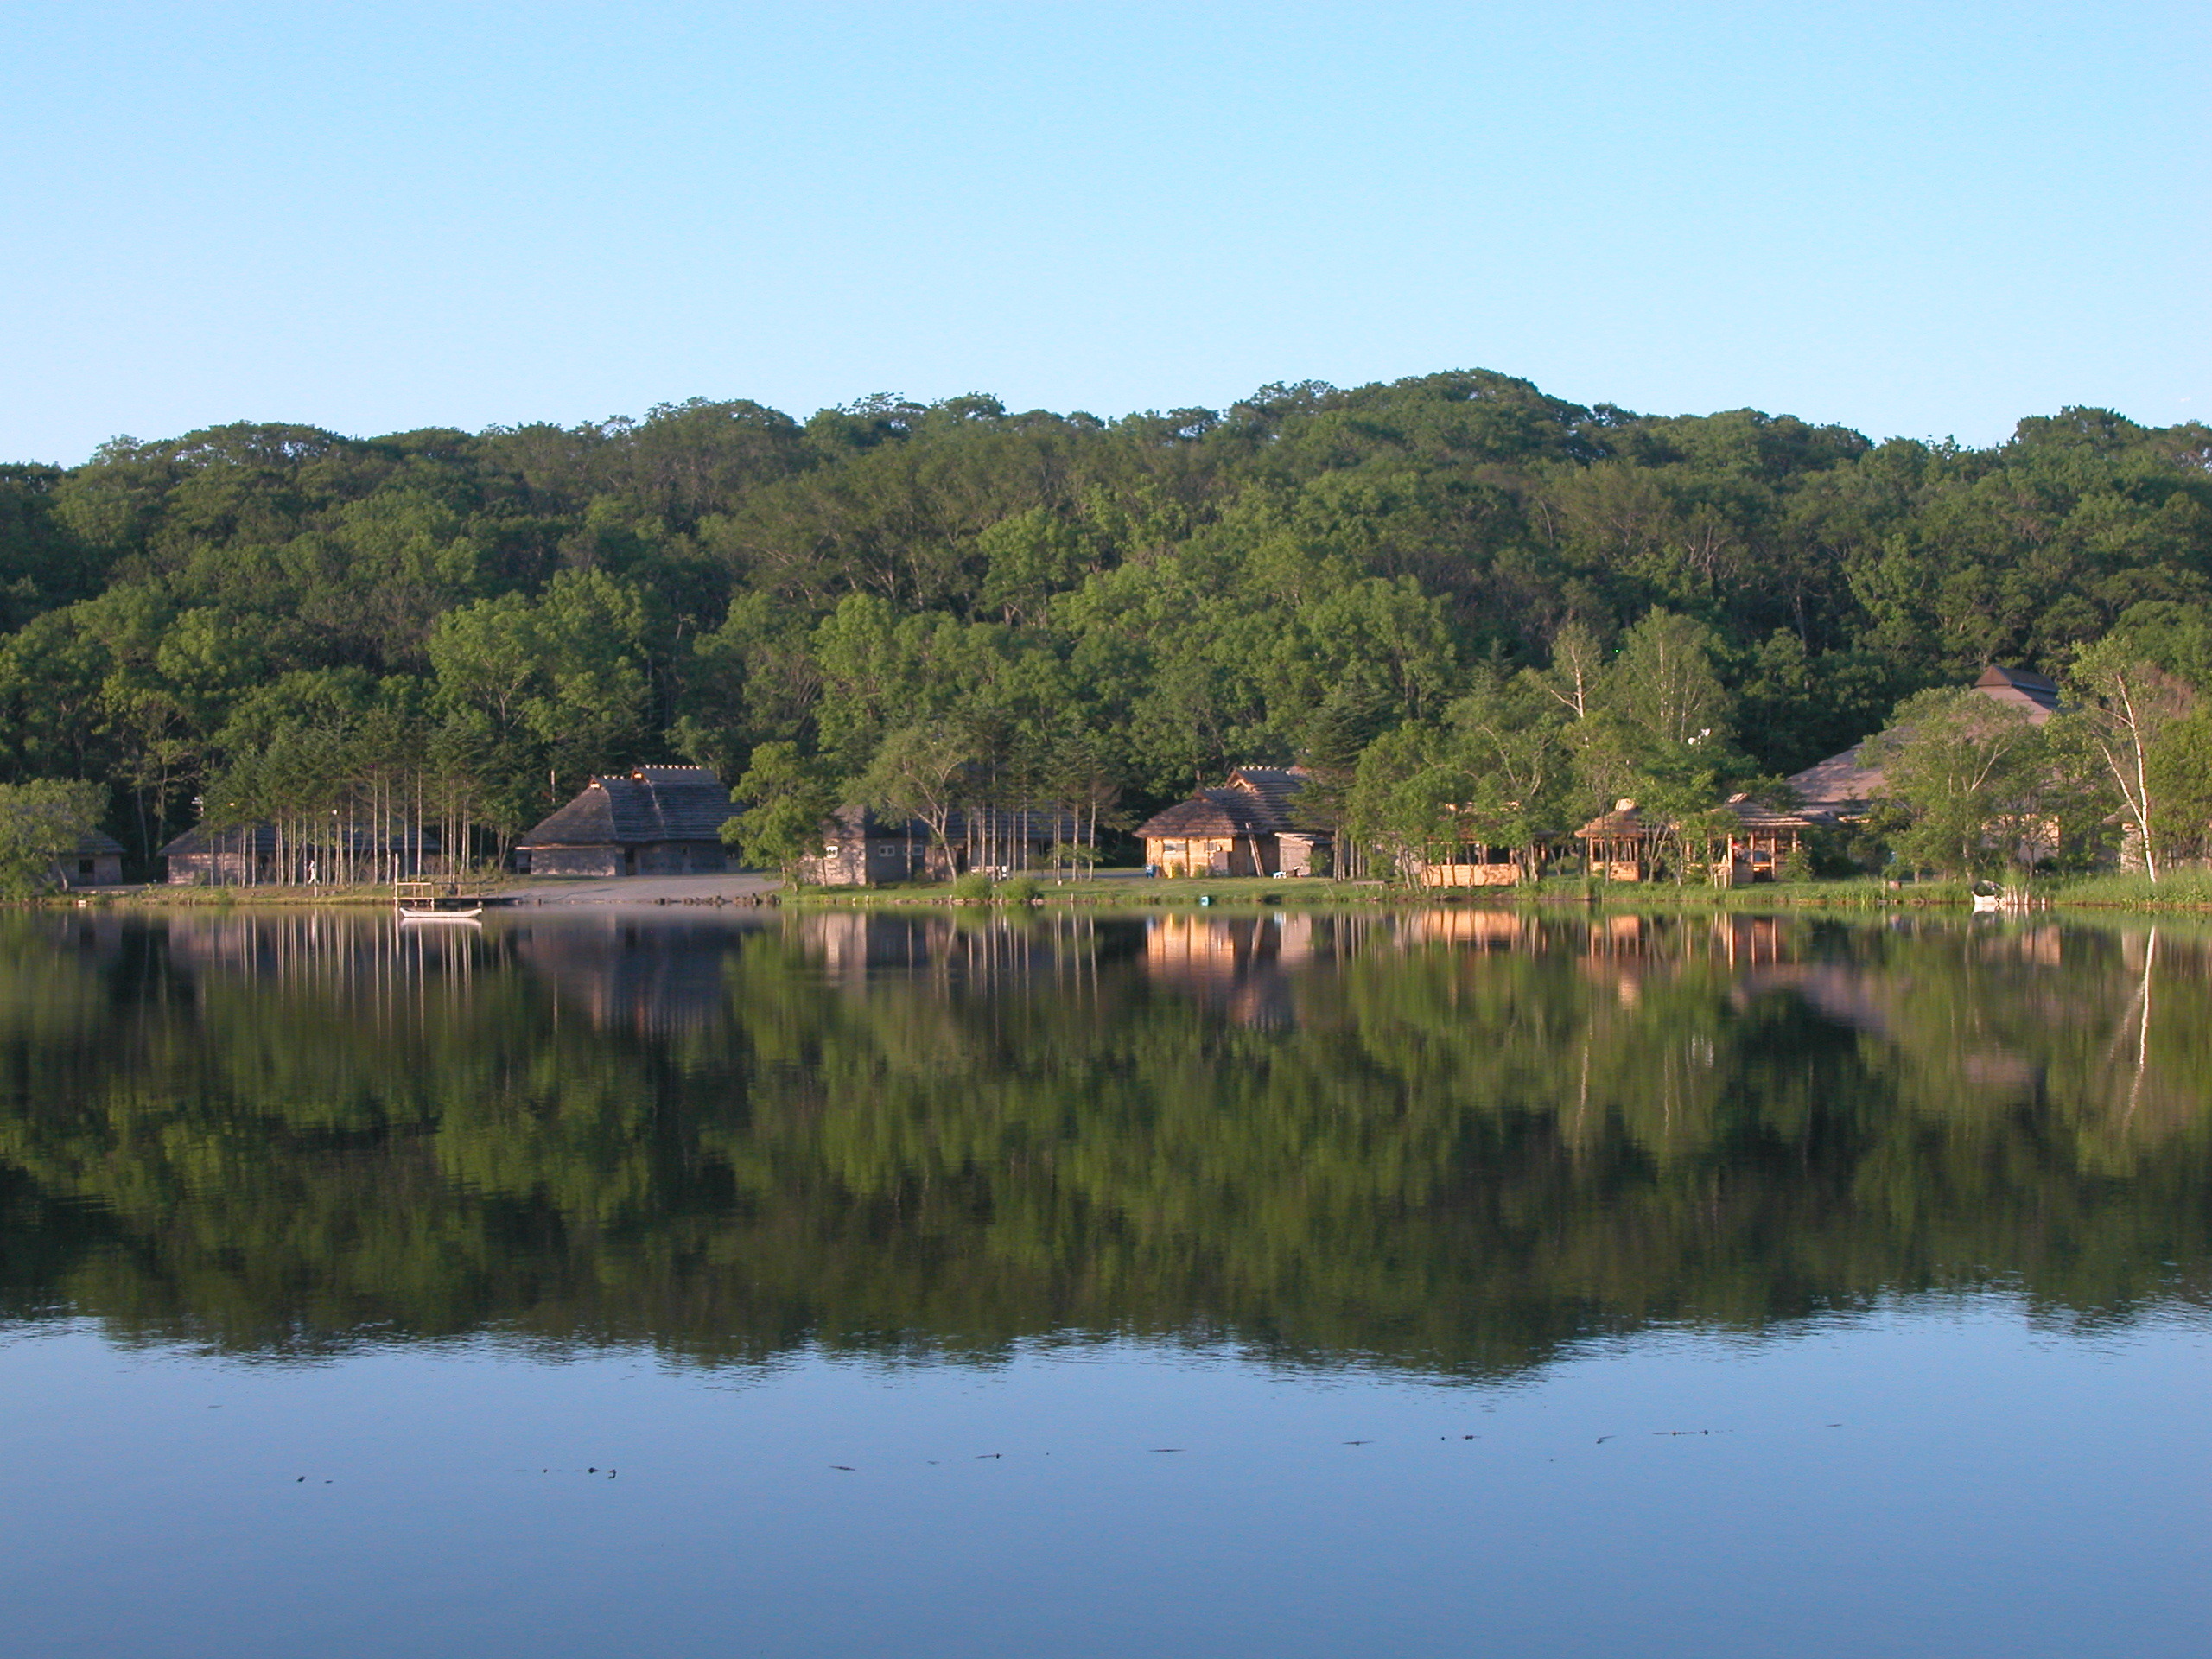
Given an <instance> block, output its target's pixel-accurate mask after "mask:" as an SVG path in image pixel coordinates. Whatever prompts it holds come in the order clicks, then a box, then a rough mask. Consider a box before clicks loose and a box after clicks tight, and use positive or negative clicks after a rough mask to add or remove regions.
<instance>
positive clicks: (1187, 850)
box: [1137, 766, 1331, 876]
mask: <svg viewBox="0 0 2212 1659" xmlns="http://www.w3.org/2000/svg"><path fill="white" fill-rule="evenodd" d="M1308 775H1309V774H1308V773H1307V772H1306V769H1305V768H1304V767H1303V766H1288V767H1281V766H1239V767H1237V768H1236V770H1235V771H1234V772H1230V774H1229V781H1228V782H1227V783H1225V784H1224V785H1221V786H1220V787H1219V788H1217V789H1202V790H1200V791H1198V793H1197V794H1196V795H1193V796H1192V797H1191V798H1190V799H1189V800H1187V801H1179V802H1177V803H1176V804H1174V805H1173V806H1171V807H1169V808H1168V809H1167V810H1166V811H1164V812H1161V813H1159V814H1158V815H1156V816H1155V817H1153V818H1151V819H1150V820H1149V821H1147V823H1143V824H1141V825H1140V826H1139V827H1138V829H1137V834H1138V836H1141V838H1142V839H1143V842H1144V861H1145V862H1146V864H1147V865H1148V866H1150V867H1151V868H1153V869H1154V871H1156V872H1158V873H1159V874H1161V875H1166V876H1192V875H1314V874H1320V873H1322V872H1323V871H1324V870H1325V869H1326V868H1327V864H1328V858H1329V854H1330V850H1331V849H1330V841H1329V837H1328V836H1326V835H1325V834H1322V833H1319V832H1316V831H1313V830H1311V829H1302V828H1300V827H1299V826H1298V825H1296V824H1294V823H1293V822H1292V809H1293V806H1294V803H1295V802H1296V800H1297V798H1298V793H1299V791H1300V790H1302V789H1303V788H1304V787H1305V786H1306V779H1307V777H1308Z"/></svg>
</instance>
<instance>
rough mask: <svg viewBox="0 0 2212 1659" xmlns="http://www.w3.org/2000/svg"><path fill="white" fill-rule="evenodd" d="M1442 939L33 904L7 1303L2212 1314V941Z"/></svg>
mask: <svg viewBox="0 0 2212 1659" xmlns="http://www.w3.org/2000/svg"><path fill="white" fill-rule="evenodd" d="M1435 919H1436V918H1433V917H1422V916H1418V915H1408V916H1403V917H1395V916H1390V915H1387V914H1386V915H1382V916H1376V915H1374V914H1371V913H1370V914H1367V915H1361V916H1329V915H1326V914H1323V915H1319V916H1316V917H1313V918H1302V919H1301V918H1292V919H1291V921H1289V922H1283V921H1273V920H1268V919H1262V918H1249V919H1243V920H1238V919H1236V918H1229V919H1223V920H1198V919H1197V918H1173V917H1169V918H1156V919H1155V920H1154V922H1153V923H1152V924H1151V925H1149V926H1147V924H1146V923H1144V922H1142V921H1138V920H1131V919H1127V918H1122V919H1117V920H1104V921H1096V922H1094V921H1093V920H1091V919H1090V918H1087V917H1080V916H1077V917H1067V916H1062V917H1059V918H1057V919H1054V920H1052V921H1049V922H1040V923H1036V924H1010V923H1007V922H1005V921H1000V920H989V919H985V918H971V917H969V916H968V915H966V914H964V913H963V914H962V915H960V916H959V917H957V918H955V917H952V916H950V915H942V914H941V915H939V916H938V918H934V919H931V920H926V921H925V920H921V919H916V918H911V917H906V916H901V917H888V916H882V915H868V914H855V913H851V912H846V913H833V914H828V915H823V914H816V915H813V916H800V917H786V918H778V919H776V920H774V921H772V922H768V923H766V924H765V925H760V924H754V925H742V924H737V925H733V924H721V923H714V922H703V921H702V922H698V923H687V922H669V923H664V924H660V925H655V926H652V927H651V928H647V929H645V930H642V931H641V930H639V928H638V927H637V926H636V925H635V924H634V923H625V922H624V921H622V920H620V919H619V918H616V919H609V920H599V919H585V918H566V919H564V920H562V921H557V922H554V923H550V924H549V923H545V922H537V923H534V924H528V925H524V924H517V925H512V926H506V927H501V928H498V929H493V930H490V931H487V932H486V934H483V935H474V934H472V935H470V936H469V937H468V938H465V939H463V938H453V937H450V936H448V937H446V938H439V939H433V940H428V941H426V940H424V939H423V938H420V937H419V936H416V937H412V938H410V937H409V936H407V935H404V934H397V933H395V931H394V930H393V929H392V928H391V926H390V925H388V924H382V923H380V922H379V921H378V920H377V919H376V918H353V917H347V916H342V915H340V916H332V915H322V916H302V915H290V916H286V915H277V916H275V917H271V916H267V915H264V916H261V917H258V918H256V917H254V916H251V914H241V915H238V916H237V917H234V918H229V919H225V920H199V919H194V918H176V919H175V920H173V921H172V920H168V919H165V918H156V919H152V920H144V921H139V920H124V919H118V918H101V919H98V920H93V921H79V920H78V919H77V918H76V916H75V915H74V913H72V914H70V915H68V916H67V917H65V916H62V915H58V914H54V913H52V912H47V913H43V914H41V913H39V912H28V913H27V912H17V913H16V914H15V915H14V916H12V917H0V944H4V945H5V947H6V948H5V949H4V950H0V1317H19V1318H20V1317H26V1316H34V1315H35V1314H37V1313H39V1312H41V1310H48V1309H54V1308H68V1309H72V1310H73V1311H75V1312H76V1313H80V1314H84V1315H87V1316H92V1317H96V1318H99V1319H102V1320H103V1321H105V1322H106V1323H107V1325H109V1327H110V1328H111V1330H114V1331H117V1332H120V1333H126V1334H138V1335H143V1336H147V1337H150V1338H188V1339H194V1340H200V1341H206V1342H209V1343H213V1344H219V1345H221V1346H225V1347H232V1348H236V1349H238V1350H241V1351H298V1350H303V1349H304V1350H312V1349H314V1348H315V1347H318V1346H321V1345H324V1344H342V1343H345V1342H349V1341H356V1340H366V1341H372V1342H374V1341H385V1340H390V1339H391V1338H394V1337H404V1336H410V1335H411V1336H422V1335H443V1334H453V1333H462V1332H477V1331H484V1330H487V1329H488V1330H504V1331H507V1332H517V1333H521V1334H524V1335H528V1336H531V1337H537V1338H553V1339H557V1340H563V1341H584V1342H599V1341H623V1342H627V1341H643V1342H647V1343H651V1344H655V1345H657V1346H658V1347H660V1348H662V1349H663V1350H664V1351H669V1352H671V1353H677V1354H690V1355H696V1356H702V1357H736V1358H755V1359H757V1358H763V1357H769V1356H772V1355H774V1354H777V1353H779V1352H785V1351H790V1350H791V1349H792V1348H794V1347H798V1346H800V1345H804V1344H823V1345H824V1346H827V1347H829V1348H832V1349H842V1350H849V1351H851V1350H865V1351H881V1352H897V1351H900V1350H902V1349H906V1348H911V1347H914V1346H916V1345H920V1346H922V1347H944V1348H950V1349H955V1350H969V1351H978V1352H995V1351H1002V1350H1003V1348H1004V1347H1005V1345H1006V1344H1011V1343H1013V1342H1015V1341H1018V1340H1020V1339H1022V1338H1046V1337H1051V1336H1052V1335H1054V1334H1055V1333H1065V1332H1077V1333H1100V1334H1105V1333H1121V1334H1135V1335H1139V1336H1144V1337H1148V1338H1170V1339H1179V1338H1195V1339H1198V1340H1202V1341H1212V1340H1224V1339H1225V1340H1230V1341H1234V1342H1238V1343H1243V1344H1252V1345H1254V1346H1255V1347H1256V1348H1258V1349H1260V1350H1262V1351H1271V1352H1275V1353H1280V1354H1284V1355H1294V1356H1303V1357H1309V1358H1313V1359H1316V1360H1319V1361H1323V1362H1326V1363H1385V1364H1391V1365H1406V1366H1412V1367H1415V1368H1422V1369H1427V1368H1435V1369H1439V1370H1448V1371H1462V1372H1471V1373H1482V1372H1493V1371H1500V1370H1506V1371H1510V1370H1514V1369H1516V1368H1518V1367H1520V1366H1522V1365H1526V1364H1528V1363H1533V1362H1537V1361H1541V1359H1543V1358H1544V1357H1547V1356H1548V1355H1550V1354H1552V1353H1554V1352H1555V1351H1557V1350H1558V1348H1559V1346H1560V1344H1562V1343H1566V1342H1568V1341H1571V1340H1573V1339H1574V1338H1579V1337H1582V1336H1586V1335H1589V1334H1592V1333H1594V1332H1633V1331H1637V1330H1641V1329H1643V1328H1645V1327H1647V1326H1649V1325H1652V1324H1654V1323H1658V1324H1669V1323H1675V1324H1679V1323H1683V1322H1688V1323H1691V1324H1694V1325H1707V1326H1720V1327H1726V1328H1737V1329H1758V1328H1760V1327H1763V1326H1765V1325H1770V1324H1771V1323H1773V1322H1777V1321H1788V1320H1790V1319H1796V1318H1800V1317H1802V1316H1805V1315H1807V1314H1810V1313H1820V1312H1821V1311H1823V1310H1836V1309H1850V1308H1855V1307H1863V1306H1868V1305H1872V1304H1875V1303H1878V1302H1879V1301H1880V1300H1883V1299H1885V1298H1889V1297H1894V1296H1897V1295H1901V1294H1913V1293H1916V1292H1920V1291H1923V1290H1927V1289H1929V1288H1936V1287H1949V1288H1955V1289H1967V1288H1975V1287H1991V1286H1995V1287H2002V1288H2005V1289H2010V1290H2016V1291H2018V1293H2020V1294H2024V1296H2026V1297H2028V1298H2030V1299H2031V1300H2033V1301H2034V1303H2035V1304H2037V1306H2039V1307H2040V1308H2041V1309H2043V1310H2044V1312H2045V1313H2048V1314H2050V1316H2052V1317H2054V1318H2057V1319H2123V1318H2126V1317H2128V1316H2129V1314H2130V1313H2131V1312H2133V1311H2139V1310H2141V1309H2144V1308H2145V1307H2155V1306H2169V1305H2171V1303H2172V1302H2173V1301H2175V1300H2180V1301H2182V1302H2184V1303H2194V1304H2197V1305H2202V1303H2203V1301H2204V1300H2205V1298H2206V1297H2207V1295H2208V1294H2212V1212H2208V1211H2207V1209H2206V1206H2205V1204H2204V1201H2203V1195H2204V1193H2205V1192H2206V1187H2207V1180H2208V1178H2212V1118H2208V1116H2207V1115H2206V1113H2205V1112H2204V1110H2203V1101H2204V1091H2205V1085H2206V1081H2207V1079H2208V1077H2212V1032H2208V1030H2207V1028H2206V1027H2205V1024H2204V1022H2203V1021H2202V1020H2200V1019H2198V1018H2196V1017H2195V1015H2194V1014H2193V1010H2194V1009H2196V1008H2197V1007H2201V1006H2202V1000H2203V996H2204V995H2205V992H2206V989H2207V987H2208V984H2212V953H2208V950H2207V943H2208V942H2207V938H2206V936H2205V935H2204V933H2203V931H2202V930H2201V929H2190V928H2174V927H2167V928H2164V930H2162V931H2149V930H2143V929H2137V930H2134V931H2129V932H2125V933H2122V932H2107V931H2095V930H2089V929H2065V930H2061V929H2059V928H2056V927H2051V926H2022V927H2018V928H2005V929H1993V928H1982V929H1974V930H1969V929H1967V928H1966V927H1963V926H1957V925H1951V926H1941V925H1934V926H1917V927H1916V926H1914V925H1910V924H1901V925H1890V926H1885V927H1880V928H1875V927H1848V926H1841V925H1828V924H1818V923H1808V922H1802V921H1784V922H1779V923H1777V922H1775V921H1770V920H1766V919H1763V918H1761V919H1754V918H1723V919H1721V920H1720V921H1719V922H1718V923H1715V922H1713V921H1708V920H1705V919H1694V920H1693V919H1685V918H1674V919H1667V918H1647V919H1645V920H1643V922H1641V923H1639V924H1637V925H1635V926H1634V927H1632V928H1629V929H1627V930H1625V931H1624V929H1623V928H1622V926H1621V925H1620V923H1621V921H1622V920H1623V919H1624V918H1599V919H1598V920H1595V921H1591V920H1586V919H1584V918H1580V917H1576V918H1560V919H1552V918H1546V919H1542V920H1538V919H1535V918H1512V917H1504V918H1496V919H1497V920H1498V921H1501V922H1503V923H1507V924H1510V926H1508V927H1507V928H1505V929H1504V930H1503V931H1502V932H1500V933H1499V934H1498V935H1497V938H1495V939H1493V940H1491V942H1490V943H1489V944H1484V943H1482V942H1479V941H1478V942H1470V940H1468V939H1465V938H1460V939H1454V938H1448V937H1447V938H1438V937H1436V936H1435V935H1434V934H1433V932H1432V931H1428V927H1429V924H1430V923H1432V922H1433V921H1434V920H1435ZM1465 919H1466V912H1464V911H1463V912H1459V920H1461V921H1465ZM1470 931H1473V930H1470ZM1509 939H1510V946H1511V948H1510V949H1501V948H1492V947H1493V946H1495V945H1497V944H1504V943H1505V942H1506V941H1507V940H1509ZM861 964H865V966H862V965H861ZM862 976H865V982H866V985H867V990H868V994H867V995H864V996H863V995H853V994H852V988H853V986H854V985H855V984H856V983H859V982H861V978H862Z"/></svg>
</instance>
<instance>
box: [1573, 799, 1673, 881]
mask: <svg viewBox="0 0 2212 1659" xmlns="http://www.w3.org/2000/svg"><path fill="white" fill-rule="evenodd" d="M1662 833H1663V830H1662V827H1661V826H1660V825H1657V824H1654V823H1648V822H1647V821H1646V820H1645V818H1644V817H1643V814H1642V813H1641V812H1639V811H1637V806H1636V803H1635V802H1634V801H1631V800H1625V799H1624V800H1618V801H1615V802H1614V803H1613V810H1611V811H1610V812H1607V813H1605V814H1604V815H1603V816H1602V817H1595V818H1592V819H1591V820H1590V822H1589V823H1586V824H1584V825H1583V826H1582V827H1581V828H1580V829H1577V830H1576V831H1575V832H1574V838H1575V839H1576V840H1577V841H1579V842H1581V843H1582V850H1583V853H1584V855H1586V858H1587V859H1588V867H1589V871H1590V874H1592V875H1597V876H1603V877H1604V878H1605V880H1608V881H1648V880H1650V878H1651V868H1652V864H1653V855H1654V853H1655V852H1656V849H1657V847H1658V844H1659V837H1660V836H1661V835H1662Z"/></svg>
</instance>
